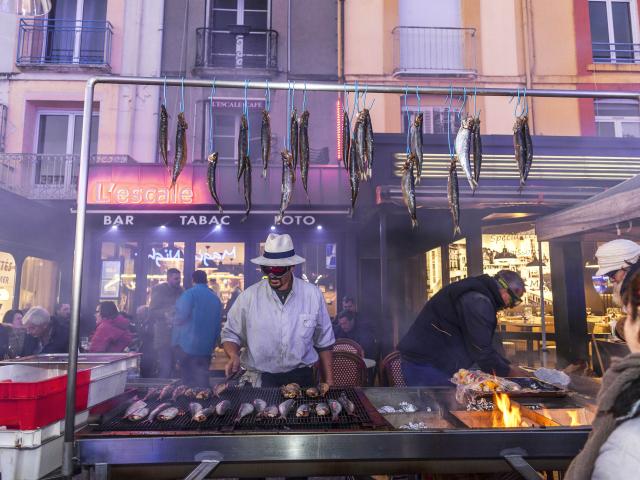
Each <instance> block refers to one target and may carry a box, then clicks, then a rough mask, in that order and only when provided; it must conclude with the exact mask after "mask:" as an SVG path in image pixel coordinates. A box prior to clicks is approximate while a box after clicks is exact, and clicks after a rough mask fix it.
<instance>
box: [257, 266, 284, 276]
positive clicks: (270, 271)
mask: <svg viewBox="0 0 640 480" xmlns="http://www.w3.org/2000/svg"><path fill="white" fill-rule="evenodd" d="M260 268H261V269H262V273H263V274H265V275H270V276H272V277H284V276H285V275H286V273H287V272H288V271H289V270H290V269H291V267H278V266H268V265H262V266H261V267H260Z"/></svg>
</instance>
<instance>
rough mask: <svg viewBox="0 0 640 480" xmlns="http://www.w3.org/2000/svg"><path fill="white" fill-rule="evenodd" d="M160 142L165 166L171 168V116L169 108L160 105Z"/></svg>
mask: <svg viewBox="0 0 640 480" xmlns="http://www.w3.org/2000/svg"><path fill="white" fill-rule="evenodd" d="M158 141H159V143H160V156H161V157H162V162H163V163H164V166H165V167H167V168H169V160H168V153H169V114H168V113H167V107H165V106H164V104H163V105H160V131H159V133H158Z"/></svg>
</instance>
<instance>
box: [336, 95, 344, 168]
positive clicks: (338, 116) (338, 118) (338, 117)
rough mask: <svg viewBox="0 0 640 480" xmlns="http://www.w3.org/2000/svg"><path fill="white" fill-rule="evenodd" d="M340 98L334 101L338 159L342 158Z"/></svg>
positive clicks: (342, 140)
mask: <svg viewBox="0 0 640 480" xmlns="http://www.w3.org/2000/svg"><path fill="white" fill-rule="evenodd" d="M342 120H343V118H342V100H340V98H338V100H337V101H336V143H337V145H338V160H342V145H343V142H344V138H342Z"/></svg>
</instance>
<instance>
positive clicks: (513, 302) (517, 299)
mask: <svg viewBox="0 0 640 480" xmlns="http://www.w3.org/2000/svg"><path fill="white" fill-rule="evenodd" d="M498 283H499V284H500V286H501V287H502V288H504V289H505V290H506V291H507V293H508V294H509V297H510V298H511V305H510V306H511V308H513V307H517V306H518V305H520V304H521V303H522V298H520V297H519V296H518V295H516V294H515V293H514V291H513V290H511V288H509V284H508V283H507V282H505V281H504V280H503V279H502V278H498Z"/></svg>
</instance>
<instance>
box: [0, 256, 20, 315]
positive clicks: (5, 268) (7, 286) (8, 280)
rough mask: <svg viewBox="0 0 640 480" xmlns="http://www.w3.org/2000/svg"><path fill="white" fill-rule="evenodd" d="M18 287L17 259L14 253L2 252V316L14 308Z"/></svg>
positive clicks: (0, 298)
mask: <svg viewBox="0 0 640 480" xmlns="http://www.w3.org/2000/svg"><path fill="white" fill-rule="evenodd" d="M15 287H16V261H15V259H14V258H13V255H11V254H10V253H6V252H0V318H2V317H3V315H4V314H5V312H6V311H7V310H11V309H12V308H13V296H14V292H15Z"/></svg>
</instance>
